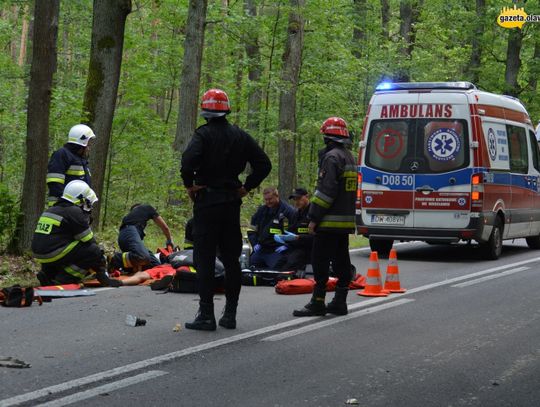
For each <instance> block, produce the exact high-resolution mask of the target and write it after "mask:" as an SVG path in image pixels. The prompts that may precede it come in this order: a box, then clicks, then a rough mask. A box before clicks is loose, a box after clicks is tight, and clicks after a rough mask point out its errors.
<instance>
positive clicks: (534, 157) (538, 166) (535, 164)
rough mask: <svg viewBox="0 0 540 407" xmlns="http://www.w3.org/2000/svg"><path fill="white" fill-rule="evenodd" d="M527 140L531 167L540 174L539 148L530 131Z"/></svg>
mask: <svg viewBox="0 0 540 407" xmlns="http://www.w3.org/2000/svg"><path fill="white" fill-rule="evenodd" d="M529 140H530V142H531V151H532V161H533V167H534V168H536V170H537V171H538V172H540V148H539V147H538V141H537V140H536V136H535V135H534V133H533V132H532V131H529Z"/></svg>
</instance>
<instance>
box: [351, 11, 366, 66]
mask: <svg viewBox="0 0 540 407" xmlns="http://www.w3.org/2000/svg"><path fill="white" fill-rule="evenodd" d="M353 13H354V17H355V18H354V23H353V24H354V27H353V45H352V54H353V55H354V56H355V57H356V58H358V59H360V58H362V51H363V50H364V47H365V46H366V39H367V37H366V25H365V21H366V16H367V8H366V0H353Z"/></svg>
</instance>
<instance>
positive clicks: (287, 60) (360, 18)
mask: <svg viewBox="0 0 540 407" xmlns="http://www.w3.org/2000/svg"><path fill="white" fill-rule="evenodd" d="M37 4H39V5H40V6H41V8H40V7H36V5H37ZM44 5H45V6H44ZM512 6H513V3H512V2H510V1H499V0H494V1H489V0H476V1H471V0H456V1H447V0H274V1H267V0H94V1H90V0H36V2H34V1H32V0H0V253H2V252H4V253H6V252H10V253H15V254H19V255H20V254H24V253H26V256H27V257H26V258H28V237H26V239H24V237H21V233H22V232H21V230H22V226H23V224H24V223H25V222H26V223H27V228H26V229H27V230H33V229H32V227H33V225H30V226H28V224H29V223H30V224H31V223H32V216H29V212H32V211H30V210H29V209H28V208H29V205H30V204H34V207H41V208H43V205H44V198H45V195H44V193H43V191H44V189H43V188H44V185H45V173H46V171H38V169H37V168H33V167H32V168H30V166H31V165H32V164H29V163H31V162H32V161H31V159H30V158H32V157H29V154H30V153H29V148H28V147H27V146H28V145H32V143H33V145H34V148H37V149H38V151H37V153H36V151H35V150H34V152H33V153H32V154H37V155H43V156H46V157H47V158H48V157H49V156H50V154H51V153H52V152H53V151H54V150H56V149H58V148H59V147H60V146H62V145H63V144H64V143H65V142H66V140H67V132H68V130H69V128H70V127H71V126H72V125H74V124H76V123H79V122H88V123H90V124H92V123H93V121H94V122H95V121H99V119H100V118H99V117H97V118H96V114H97V115H98V116H99V114H100V112H99V108H98V109H96V108H95V106H94V111H92V114H89V112H88V110H89V109H88V97H89V94H91V91H90V90H89V88H90V87H91V85H92V80H93V78H92V75H91V73H92V70H91V69H90V68H89V67H91V66H92V64H91V57H92V45H91V44H92V38H93V35H97V34H98V33H99V30H100V27H99V24H97V22H96V21H95V20H96V18H95V17H96V13H98V10H101V11H100V12H101V13H103V12H105V13H106V12H107V10H106V9H107V8H109V9H110V10H108V11H111V10H112V9H113V8H115V7H116V9H117V10H120V9H121V10H122V12H123V13H124V21H125V30H123V32H122V33H121V34H122V36H123V48H122V44H121V43H120V47H119V52H120V53H119V55H120V61H121V71H120V74H119V78H118V92H117V94H116V95H114V98H113V104H114V106H113V109H112V110H113V115H112V116H111V119H112V123H111V125H110V131H105V133H108V134H100V133H99V132H96V133H97V137H98V138H105V139H108V140H109V142H108V143H107V144H105V146H106V149H105V150H104V151H99V149H98V151H97V152H96V151H93V152H92V154H95V156H94V157H92V160H94V161H91V164H92V163H94V164H95V163H96V162H98V163H101V164H102V167H103V170H101V171H99V172H100V173H101V180H102V181H101V183H102V188H98V189H101V191H100V192H101V193H100V194H99V198H100V208H99V213H98V216H97V219H98V222H97V224H94V225H93V227H94V229H96V230H98V231H99V232H98V233H97V237H98V241H101V242H104V243H105V244H106V245H108V247H109V248H112V246H113V244H114V242H115V240H116V233H117V228H118V226H119V224H120V221H121V218H122V217H123V216H124V215H125V214H126V213H127V211H128V209H129V207H130V206H131V205H132V204H133V203H135V202H147V203H150V204H152V205H154V206H155V207H156V208H158V210H159V212H160V214H162V216H163V217H164V218H165V219H166V221H167V222H168V224H169V226H170V227H171V229H172V230H173V237H174V240H175V242H177V243H181V242H182V241H183V228H184V224H185V222H186V220H187V219H188V218H189V217H190V216H191V204H190V202H189V199H188V197H187V194H186V193H185V190H184V188H183V186H182V184H181V182H180V176H179V159H178V157H179V154H180V153H181V152H182V150H183V148H184V146H185V143H186V142H187V141H188V140H189V136H186V132H187V133H188V134H191V132H192V130H193V128H195V127H196V126H197V125H200V124H203V120H202V119H201V118H200V117H198V116H195V115H194V114H196V111H197V108H198V103H199V101H200V96H201V94H202V93H203V92H204V91H205V90H206V89H208V88H213V87H215V88H220V89H223V90H225V91H226V92H227V93H228V94H229V97H230V99H231V105H232V112H231V114H230V115H229V119H230V121H231V122H233V123H235V124H238V125H239V126H241V127H243V128H245V129H247V130H248V131H249V132H250V133H251V134H252V135H253V136H254V137H255V138H256V139H257V140H258V142H259V144H260V145H262V146H263V148H264V149H265V151H266V152H267V153H268V155H269V156H270V158H271V160H272V162H273V170H272V173H271V175H270V176H269V178H268V179H266V180H265V181H264V183H263V186H269V185H276V186H279V189H280V191H281V192H282V195H283V194H284V195H288V192H287V191H290V190H291V188H292V187H294V186H297V185H298V186H305V187H307V188H308V190H310V191H313V188H314V186H315V182H316V170H317V151H318V149H319V148H321V147H322V139H321V136H320V133H319V127H320V125H321V123H322V121H323V120H324V119H326V118H327V117H329V116H341V117H343V118H345V120H346V121H347V122H348V123H349V127H350V130H352V132H353V134H354V141H355V143H354V146H355V147H354V148H353V149H354V154H356V153H357V148H356V146H357V144H358V139H359V137H360V135H361V133H362V124H363V119H364V116H365V112H366V109H367V106H368V103H369V99H370V97H371V94H372V93H373V91H374V89H375V87H376V86H377V84H379V83H380V82H382V81H387V80H394V81H455V80H467V81H471V82H473V83H475V84H476V85H477V86H478V87H479V88H481V89H485V90H487V91H490V92H495V93H503V94H508V95H512V96H516V97H519V98H520V99H521V100H522V102H523V103H524V104H525V106H526V107H527V109H528V111H529V113H530V114H531V118H532V119H533V121H534V122H535V123H536V120H538V119H539V118H540V98H539V97H538V94H537V78H538V76H539V75H540V23H527V24H525V25H524V26H523V28H522V29H519V28H513V29H505V28H502V27H500V26H498V25H497V16H498V15H499V13H500V12H501V9H502V8H503V7H512ZM517 6H518V7H525V11H526V12H527V13H528V14H536V15H540V1H538V0H536V1H530V0H529V1H528V2H517ZM53 8H57V9H58V10H55V11H56V15H57V16H58V17H57V19H56V20H54V18H55V17H54V15H53V16H52V17H51V16H49V17H47V16H44V15H45V14H46V13H47V12H51V10H53ZM104 10H105V11H104ZM37 13H41V14H42V15H40V16H38V15H37ZM190 13H199V14H190ZM201 13H202V14H203V15H201ZM93 17H94V24H93ZM38 18H41V20H38ZM43 18H45V19H46V18H52V20H51V21H55V24H56V26H57V36H56V38H54V42H55V44H54V45H55V50H54V51H55V58H56V59H55V61H56V62H55V63H43V59H39V58H38V57H39V55H33V50H36V49H38V50H39V48H36V46H38V45H39V42H40V41H44V42H45V40H46V38H44V37H43V36H39V35H38V36H37V38H36V35H35V32H39V31H34V30H35V29H36V28H37V27H36V26H35V25H36V21H43ZM197 24H198V28H197ZM122 28H123V27H122ZM103 29H104V28H103V27H101V30H103ZM197 30H198V31H197ZM194 34H195V35H201V34H203V35H204V39H203V40H202V39H201V41H199V40H197V39H196V38H194V37H193V35H194ZM186 38H187V39H186ZM197 44H199V48H200V49H199V50H198V52H199V53H200V73H198V72H197V69H193V68H197V67H198V65H197V63H193V61H192V60H190V59H189V57H190V56H192V55H193V52H195V55H196V54H197ZM115 46H116V45H115ZM193 47H195V48H193ZM117 51H118V50H117ZM41 56H43V55H41ZM40 61H41V62H40ZM47 69H48V70H49V71H50V76H51V78H52V82H51V84H50V87H49V89H48V91H47V94H48V95H49V96H50V106H49V105H46V106H45V108H46V109H45V110H46V112H45V113H40V114H38V115H36V113H35V108H34V110H33V111H34V113H33V115H32V116H30V113H29V112H31V111H32V110H31V102H32V96H31V95H32V78H33V75H34V78H35V77H36V75H37V74H39V72H40V70H42V71H43V70H44V71H47ZM36 72H37V74H36ZM42 73H43V72H42ZM193 78H196V80H193ZM29 95H30V96H29ZM41 107H42V108H43V106H41ZM96 110H97V113H96ZM43 115H48V118H47V122H46V126H45V127H46V129H45V134H44V135H42V136H41V138H39V139H36V132H35V129H33V127H35V122H37V121H40V120H41V116H43ZM29 117H32V118H33V119H32V120H30V119H28V118H29ZM27 119H28V121H27ZM105 127H106V126H105ZM94 130H96V129H95V128H94ZM42 133H43V132H42ZM37 140H39V141H38V143H37V146H36V145H35V144H36V141H37ZM29 141H30V143H31V144H28V143H29ZM102 150H103V149H102ZM91 168H92V171H93V173H95V169H94V167H91ZM41 172H43V174H41ZM25 174H26V176H25ZM40 182H41V184H40ZM94 189H96V188H94ZM23 191H24V192H23ZM29 191H30V192H29ZM35 191H37V192H38V196H37V197H36V196H34V195H33V192H35ZM25 199H26V204H25ZM41 199H43V202H41ZM28 201H31V202H30V204H29V203H28ZM261 203H262V201H261V194H260V191H255V193H253V194H251V195H250V196H248V197H247V198H246V199H245V203H244V206H243V210H242V224H243V225H244V226H247V225H248V223H249V218H250V216H251V214H252V213H253V212H254V210H255V209H256V207H257V205H259V204H261ZM34 212H35V211H34ZM37 215H39V213H38V214H37ZM37 215H35V214H34V217H35V216H37ZM149 232H150V235H149V237H148V238H147V241H148V243H149V246H150V247H153V246H155V245H160V244H162V243H163V242H162V240H163V238H162V237H161V236H160V234H159V232H158V230H157V228H149ZM27 234H28V233H27ZM6 259H7V257H5V256H4V257H1V258H0V261H2V264H0V280H1V278H2V275H4V276H5V275H8V274H10V273H11V271H10V264H11V262H12V260H13V258H9V259H10V260H9V261H7V260H6ZM8 263H9V264H8ZM32 267H33V265H32V264H31V263H30V262H29V261H26V263H25V265H24V266H23V267H22V270H23V271H24V270H27V269H31V268H32Z"/></svg>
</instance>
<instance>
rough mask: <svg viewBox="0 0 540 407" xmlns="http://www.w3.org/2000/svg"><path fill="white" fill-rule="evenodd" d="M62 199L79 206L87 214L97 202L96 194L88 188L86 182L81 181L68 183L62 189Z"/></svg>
mask: <svg viewBox="0 0 540 407" xmlns="http://www.w3.org/2000/svg"><path fill="white" fill-rule="evenodd" d="M62 199H65V200H66V201H69V202H71V203H73V204H75V205H77V206H80V207H81V208H82V209H83V210H85V211H87V212H90V211H91V210H92V206H93V205H94V204H95V203H96V202H97V201H98V198H97V196H96V193H95V192H94V191H93V190H92V188H90V187H89V186H88V184H87V183H86V182H84V181H81V180H75V181H71V182H70V183H68V184H67V185H66V187H65V188H64V193H63V194H62Z"/></svg>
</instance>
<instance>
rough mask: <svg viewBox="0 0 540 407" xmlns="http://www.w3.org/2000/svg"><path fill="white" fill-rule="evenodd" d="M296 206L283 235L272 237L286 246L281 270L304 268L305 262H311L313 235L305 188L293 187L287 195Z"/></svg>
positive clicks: (307, 195)
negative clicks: (310, 228) (310, 230)
mask: <svg viewBox="0 0 540 407" xmlns="http://www.w3.org/2000/svg"><path fill="white" fill-rule="evenodd" d="M289 199H292V200H293V202H294V206H295V208H296V213H295V215H294V220H293V221H292V223H290V224H289V228H288V229H287V231H286V232H285V235H276V236H275V237H274V239H275V240H276V241H277V242H278V243H281V244H284V245H286V246H287V250H286V251H284V252H283V253H284V254H285V263H284V264H283V266H282V267H281V270H290V271H298V270H304V269H305V267H306V264H308V263H311V248H312V246H313V235H312V234H310V233H309V228H308V226H309V217H308V214H309V208H310V206H311V204H310V202H309V194H308V191H307V190H306V189H305V188H295V189H294V191H293V192H292V194H291V195H290V196H289Z"/></svg>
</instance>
